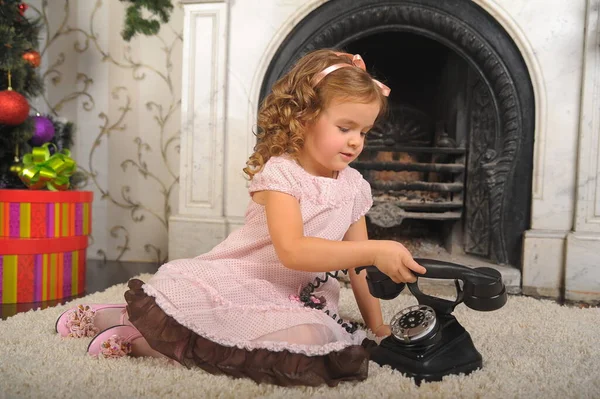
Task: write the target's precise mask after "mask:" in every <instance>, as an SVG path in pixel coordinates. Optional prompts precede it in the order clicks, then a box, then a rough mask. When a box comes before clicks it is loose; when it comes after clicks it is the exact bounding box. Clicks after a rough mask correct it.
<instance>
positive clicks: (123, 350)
mask: <svg viewBox="0 0 600 399" xmlns="http://www.w3.org/2000/svg"><path fill="white" fill-rule="evenodd" d="M141 337H142V334H140V332H139V331H138V330H137V329H136V328H135V327H132V326H125V325H122V326H113V327H109V328H107V329H106V330H104V331H102V332H101V333H99V334H98V335H96V336H95V337H94V339H93V340H92V342H90V344H89V345H88V348H87V352H88V354H89V355H91V356H101V357H104V358H113V359H115V358H119V357H123V356H126V355H128V354H129V353H131V342H132V341H134V340H136V339H138V338H141Z"/></svg>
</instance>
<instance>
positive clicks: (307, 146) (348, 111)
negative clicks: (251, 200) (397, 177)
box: [298, 100, 380, 177]
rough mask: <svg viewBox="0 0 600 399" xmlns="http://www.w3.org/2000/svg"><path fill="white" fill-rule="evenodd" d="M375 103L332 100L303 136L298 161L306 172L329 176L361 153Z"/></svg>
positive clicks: (372, 121) (372, 120)
mask: <svg viewBox="0 0 600 399" xmlns="http://www.w3.org/2000/svg"><path fill="white" fill-rule="evenodd" d="M379 107H380V105H379V102H372V103H368V104H363V103H355V102H339V101H335V100H333V101H332V102H331V104H330V105H329V107H327V108H326V109H324V110H323V111H322V112H321V114H320V116H319V118H318V119H317V121H316V122H315V123H313V124H312V125H309V126H308V127H307V129H306V131H305V134H304V146H303V148H302V150H301V151H300V154H299V155H298V161H299V162H300V164H301V165H302V167H303V168H304V169H305V170H306V171H307V172H309V173H311V174H313V175H316V176H324V177H333V176H334V174H335V172H339V171H340V170H342V169H344V168H345V167H346V166H348V164H349V163H350V162H352V161H354V160H355V159H356V158H357V157H358V156H359V155H360V153H361V151H362V150H363V146H364V143H365V136H366V134H367V132H368V131H369V129H371V128H372V127H373V124H374V123H375V119H376V118H377V116H378V114H379Z"/></svg>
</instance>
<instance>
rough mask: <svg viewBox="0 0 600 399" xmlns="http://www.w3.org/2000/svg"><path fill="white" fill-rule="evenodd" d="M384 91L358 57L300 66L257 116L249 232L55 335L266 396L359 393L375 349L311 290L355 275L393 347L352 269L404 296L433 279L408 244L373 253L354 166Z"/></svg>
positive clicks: (364, 188) (362, 183)
mask: <svg viewBox="0 0 600 399" xmlns="http://www.w3.org/2000/svg"><path fill="white" fill-rule="evenodd" d="M389 91H390V90H389V88H388V87H387V86H385V85H383V84H382V83H381V82H378V81H377V80H374V79H373V78H372V77H371V76H370V75H369V74H368V73H367V72H366V68H365V65H364V62H363V61H362V59H361V58H360V56H359V55H354V56H353V55H350V54H345V53H338V52H334V51H331V50H318V51H314V52H312V53H310V54H308V55H306V56H304V57H303V58H302V59H301V60H300V61H298V63H297V64H296V65H295V66H294V67H293V68H292V69H291V70H290V71H289V73H287V74H286V75H285V76H284V77H282V78H281V79H280V80H279V81H278V82H276V83H275V84H274V86H273V90H272V92H271V93H270V94H269V95H268V97H267V98H266V99H265V101H264V103H263V104H262V105H261V108H260V111H259V116H258V127H259V134H258V143H257V145H256V147H255V152H254V153H253V154H252V155H251V156H250V159H249V160H248V162H247V167H246V168H245V169H244V172H245V173H246V174H247V175H248V177H249V178H250V188H249V192H250V196H251V199H250V201H249V205H248V209H247V212H246V223H245V225H244V226H243V227H242V228H240V229H238V230H237V231H235V232H233V233H232V234H231V235H229V237H227V239H225V240H224V241H223V242H222V243H220V244H219V245H217V246H216V247H215V248H214V249H213V250H211V251H210V252H208V253H206V254H204V255H200V256H198V257H196V258H193V259H180V260H176V261H172V262H169V263H167V264H165V265H163V266H162V267H161V268H160V269H159V270H158V271H157V273H156V274H155V275H154V276H153V277H152V278H151V279H150V280H149V281H148V282H146V283H144V282H142V281H140V280H137V279H133V280H131V281H129V290H128V291H126V292H125V300H126V302H127V304H126V305H125V304H123V305H89V306H82V305H80V306H79V307H77V308H74V309H71V310H69V311H67V312H65V313H64V314H63V315H61V316H60V318H59V319H58V320H57V323H56V330H57V332H59V333H60V334H61V335H63V336H78V337H82V336H94V339H93V340H92V341H91V343H90V345H89V347H88V352H89V353H90V354H91V355H101V356H106V357H118V356H122V355H125V354H128V353H130V354H132V355H136V356H166V357H168V358H170V359H172V360H174V361H176V362H178V363H180V364H183V365H185V366H187V367H190V366H198V367H201V368H202V369H204V370H206V371H208V372H209V373H213V374H226V375H229V376H233V377H248V378H251V379H253V380H254V381H256V382H259V383H260V382H267V383H273V384H277V385H284V386H287V385H311V386H315V385H320V384H323V383H325V384H328V385H329V386H335V385H337V384H338V383H339V382H340V381H348V380H363V379H365V378H366V377H367V366H368V356H369V355H368V350H367V349H368V347H369V346H371V345H372V344H373V342H372V341H369V340H367V339H365V338H366V334H365V332H364V331H362V330H356V328H355V326H354V325H353V324H349V323H348V322H342V321H339V318H337V316H335V318H334V315H336V314H337V313H338V299H339V283H338V282H337V281H336V280H335V279H332V278H330V279H328V280H327V281H326V282H324V283H322V284H315V281H319V280H316V279H317V278H319V279H321V280H324V278H325V273H326V272H332V271H338V270H345V269H348V270H349V275H350V282H351V285H352V289H353V292H354V294H355V297H356V301H357V303H358V307H359V309H360V312H361V314H362V316H363V319H364V322H365V324H366V326H367V327H368V328H369V329H370V330H371V331H372V332H373V333H374V334H375V335H376V336H386V335H389V334H390V329H389V326H387V325H385V324H384V322H383V317H382V314H381V308H380V305H379V301H378V300H377V299H376V298H374V297H372V296H371V295H370V293H369V289H368V287H367V284H366V280H365V275H366V273H361V274H360V275H357V274H356V273H355V271H354V268H356V267H358V266H364V265H375V266H377V267H378V268H379V269H380V270H381V271H382V272H383V273H385V274H387V275H388V276H390V277H391V278H392V280H394V281H396V282H412V281H415V279H416V278H415V276H414V275H413V274H412V272H417V273H424V272H425V269H424V268H423V267H422V266H420V265H418V264H417V263H416V262H415V261H414V260H413V258H412V256H411V255H410V253H409V252H408V251H407V250H406V248H405V247H404V246H403V245H401V244H400V243H397V242H395V241H383V240H369V239H368V237H367V229H366V223H365V216H364V215H365V214H366V213H367V211H368V210H369V209H370V207H371V205H372V197H371V189H370V186H369V184H368V183H367V181H366V180H364V179H363V178H362V176H361V175H360V173H359V172H357V171H356V170H354V169H352V168H351V167H349V166H348V164H349V163H350V162H352V161H353V160H355V159H356V158H357V157H358V155H359V154H360V153H361V151H362V149H363V146H364V141H365V136H366V134H367V132H368V131H369V129H370V128H371V127H372V126H373V125H374V124H375V121H376V120H377V118H378V117H379V116H380V115H381V114H382V113H383V112H384V110H385V109H386V105H387V99H386V97H387V96H388V94H389ZM411 271H412V272H411ZM311 284H312V285H311ZM315 285H318V287H316V288H315ZM311 288H314V290H313V289H311ZM103 329H104V330H103ZM100 330H103V331H102V332H100V333H98V331H100Z"/></svg>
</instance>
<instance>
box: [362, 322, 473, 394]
mask: <svg viewBox="0 0 600 399" xmlns="http://www.w3.org/2000/svg"><path fill="white" fill-rule="evenodd" d="M438 321H439V322H440V323H439V324H438V325H439V328H438V329H437V330H435V331H433V332H432V333H431V335H430V336H428V337H426V338H424V339H421V340H419V341H417V342H414V343H405V342H403V341H401V340H399V339H397V338H396V337H394V336H393V335H392V336H390V337H387V338H385V339H384V340H383V341H381V344H380V345H379V346H377V347H376V348H373V350H372V351H371V360H373V361H374V362H375V363H377V364H379V365H380V366H385V365H389V366H391V367H392V368H393V369H394V370H398V371H400V372H401V373H403V374H405V375H406V376H407V377H410V378H414V380H415V383H416V384H417V385H419V384H420V383H421V382H422V381H426V382H431V381H441V380H442V378H443V377H444V376H446V375H449V374H465V375H466V374H469V373H471V372H472V371H475V370H477V369H480V368H481V367H482V357H481V354H480V353H479V352H478V351H477V349H476V348H475V345H474V344H473V341H472V340H471V336H470V335H469V333H468V332H467V331H466V330H465V329H464V328H463V326H461V325H460V323H459V322H458V321H457V320H456V318H455V317H454V316H452V315H447V314H446V315H439V316H438Z"/></svg>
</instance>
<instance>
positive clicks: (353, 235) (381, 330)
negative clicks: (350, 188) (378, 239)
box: [344, 216, 391, 337]
mask: <svg viewBox="0 0 600 399" xmlns="http://www.w3.org/2000/svg"><path fill="white" fill-rule="evenodd" d="M368 239H369V236H368V234H367V223H366V221H365V217H364V216H363V217H362V218H360V219H359V220H358V221H357V222H356V223H354V224H353V225H352V226H350V228H349V229H348V231H347V232H346V235H345V236H344V241H365V240H368ZM348 274H349V275H350V284H351V285H352V291H353V292H354V297H355V298H356V303H357V304H358V309H359V310H360V314H361V315H362V317H363V320H364V321H365V323H366V325H367V327H368V328H369V329H370V330H371V331H373V333H374V334H375V335H377V336H379V337H382V336H387V335H390V334H391V331H390V328H389V326H388V325H386V324H385V323H384V321H383V314H382V313H381V305H380V304H379V299H377V298H375V297H374V296H373V295H371V293H370V292H369V286H368V285H367V280H366V276H367V273H366V272H364V271H363V272H362V273H360V274H356V272H355V271H354V269H353V270H350V271H349V272H348Z"/></svg>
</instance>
